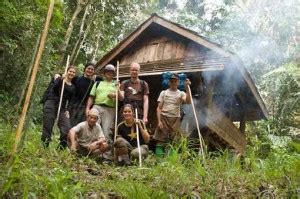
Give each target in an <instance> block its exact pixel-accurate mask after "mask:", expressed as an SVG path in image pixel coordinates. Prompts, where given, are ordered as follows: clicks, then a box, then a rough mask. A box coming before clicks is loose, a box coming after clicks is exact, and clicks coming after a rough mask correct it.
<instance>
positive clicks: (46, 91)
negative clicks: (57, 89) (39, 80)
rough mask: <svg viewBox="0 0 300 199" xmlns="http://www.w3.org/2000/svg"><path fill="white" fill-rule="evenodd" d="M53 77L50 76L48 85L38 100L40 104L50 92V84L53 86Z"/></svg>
mask: <svg viewBox="0 0 300 199" xmlns="http://www.w3.org/2000/svg"><path fill="white" fill-rule="evenodd" d="M54 81H55V80H54V78H53V77H52V78H51V80H50V82H49V83H48V86H47V89H46V90H45V91H44V94H43V96H42V98H41V100H40V103H41V104H44V103H45V102H46V101H47V99H48V95H49V93H50V91H51V89H52V86H53V84H54Z"/></svg>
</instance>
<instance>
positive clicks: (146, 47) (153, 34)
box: [96, 14, 267, 153]
mask: <svg viewBox="0 0 300 199" xmlns="http://www.w3.org/2000/svg"><path fill="white" fill-rule="evenodd" d="M117 61H119V63H120V67H119V70H120V78H121V79H122V78H129V66H130V63H131V62H138V63H140V65H141V72H140V78H141V79H143V80H146V81H147V82H148V84H149V87H150V96H149V99H150V100H149V101H150V102H149V106H150V108H149V121H150V123H149V128H150V129H154V128H155V126H156V123H157V121H156V107H157V98H158V95H159V93H160V92H161V90H162V87H161V81H162V78H161V73H162V72H165V71H171V72H172V71H173V72H180V73H186V74H187V75H188V77H189V78H190V79H191V81H192V85H191V89H192V94H193V96H194V100H195V101H196V102H197V103H196V108H197V113H198V114H199V115H198V117H199V119H200V127H201V133H202V135H203V136H204V138H205V140H206V141H207V142H208V143H209V144H210V145H212V146H215V147H231V148H234V149H236V150H237V151H238V152H240V153H244V152H245V147H246V136H245V134H244V131H245V122H246V121H254V120H260V119H265V118H267V111H266V107H265V105H264V103H263V100H262V98H261V96H260V95H259V93H258V91H257V88H256V86H255V84H254V82H253V80H252V79H251V77H250V75H249V73H248V72H247V70H246V69H245V67H244V66H243V63H242V61H241V60H240V59H239V58H238V57H237V56H236V55H235V54H233V53H232V52H228V51H226V50H224V49H222V47H221V46H220V45H218V44H216V43H213V42H211V41H209V40H207V39H206V38H204V37H202V36H200V35H198V34H197V33H195V32H193V31H191V30H188V29H186V28H183V27H182V26H180V25H178V24H176V23H173V22H170V21H168V20H166V19H164V18H162V17H159V16H157V15H156V14H153V15H152V16H151V17H150V18H149V19H147V20H146V21H145V22H144V23H143V24H141V25H140V26H139V27H138V28H137V29H136V30H134V31H133V32H132V33H131V34H130V35H129V36H127V37H126V38H125V39H124V40H123V41H121V42H120V43H119V44H118V45H117V46H116V47H115V48H113V49H112V50H111V51H110V52H108V53H107V54H106V55H104V56H103V57H102V59H100V60H99V61H98V62H97V69H96V71H97V72H99V71H100V70H101V69H102V68H103V67H104V66H105V65H106V64H109V63H111V64H114V65H116V63H117ZM236 122H237V123H239V125H235V124H234V123H236ZM187 130H188V131H193V129H191V128H187Z"/></svg>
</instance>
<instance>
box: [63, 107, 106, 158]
mask: <svg viewBox="0 0 300 199" xmlns="http://www.w3.org/2000/svg"><path fill="white" fill-rule="evenodd" d="M97 120H98V111H97V110H95V109H91V110H89V112H88V116H87V120H86V121H85V122H81V123H79V124H77V125H76V126H75V127H73V128H72V129H70V131H69V135H68V137H69V141H70V144H69V146H70V150H71V152H76V153H78V154H80V155H83V156H91V157H95V158H99V157H100V156H101V155H102V154H103V153H104V152H105V151H107V150H108V145H107V143H106V140H105V137H104V134H103V131H102V129H101V126H100V125H99V124H97Z"/></svg>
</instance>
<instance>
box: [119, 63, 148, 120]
mask: <svg viewBox="0 0 300 199" xmlns="http://www.w3.org/2000/svg"><path fill="white" fill-rule="evenodd" d="M129 72H130V79H128V80H124V81H123V82H122V83H121V86H120V91H121V96H120V98H119V100H120V101H123V104H131V105H132V106H133V107H134V108H136V109H137V112H138V118H139V119H142V120H143V121H144V123H146V124H147V123H148V109H149V86H148V83H147V82H146V81H144V80H141V79H139V72H140V65H139V64H138V63H134V62H133V63H131V65H130V71H129ZM120 115H122V114H120ZM120 119H121V120H122V118H120ZM121 120H120V121H121Z"/></svg>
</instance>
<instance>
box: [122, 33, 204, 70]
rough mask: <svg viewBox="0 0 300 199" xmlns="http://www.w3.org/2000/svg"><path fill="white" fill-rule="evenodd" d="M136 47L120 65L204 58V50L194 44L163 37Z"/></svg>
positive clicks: (123, 58)
mask: <svg viewBox="0 0 300 199" xmlns="http://www.w3.org/2000/svg"><path fill="white" fill-rule="evenodd" d="M136 46H137V47H135V48H133V49H132V50H131V51H130V52H128V53H127V54H125V55H124V56H123V57H122V58H121V60H120V65H123V66H124V65H125V66H126V65H130V63H132V62H133V61H135V62H138V63H149V62H157V61H167V60H173V59H185V58H198V59H200V58H203V57H204V56H205V55H204V54H205V50H204V49H203V48H201V47H200V46H199V45H197V44H196V43H194V42H190V43H188V42H187V41H186V40H182V39H174V38H173V39H172V38H168V37H165V36H160V37H156V38H151V39H149V40H148V41H145V42H143V43H141V45H136Z"/></svg>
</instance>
